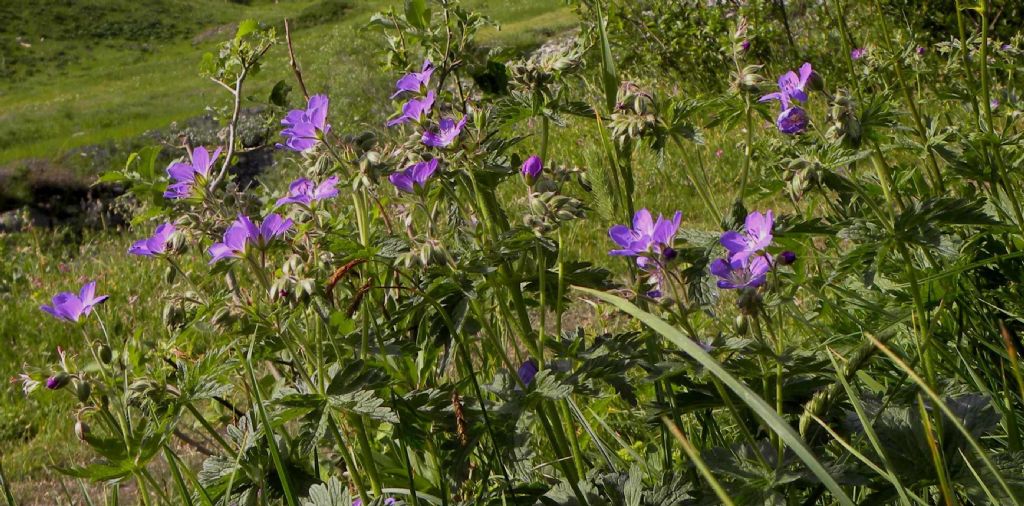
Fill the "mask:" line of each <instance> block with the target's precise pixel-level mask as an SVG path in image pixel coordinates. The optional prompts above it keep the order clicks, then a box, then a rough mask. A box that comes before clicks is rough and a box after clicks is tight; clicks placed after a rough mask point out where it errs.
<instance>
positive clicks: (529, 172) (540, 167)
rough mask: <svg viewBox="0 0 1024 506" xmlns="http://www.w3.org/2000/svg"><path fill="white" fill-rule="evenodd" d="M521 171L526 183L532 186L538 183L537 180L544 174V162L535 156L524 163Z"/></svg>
mask: <svg viewBox="0 0 1024 506" xmlns="http://www.w3.org/2000/svg"><path fill="white" fill-rule="evenodd" d="M519 171H520V172H521V173H522V174H523V177H524V178H525V179H526V183H527V184H529V185H531V186H532V185H533V183H534V182H536V181H537V178H538V177H540V173H541V172H544V160H541V159H540V157H539V156H537V155H533V156H531V157H529V158H527V159H526V161H525V162H523V166H522V168H520V169H519Z"/></svg>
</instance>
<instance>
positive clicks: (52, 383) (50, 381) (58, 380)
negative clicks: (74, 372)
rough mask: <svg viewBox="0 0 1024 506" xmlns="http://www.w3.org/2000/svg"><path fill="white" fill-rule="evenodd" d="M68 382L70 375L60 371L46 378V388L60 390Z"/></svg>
mask: <svg viewBox="0 0 1024 506" xmlns="http://www.w3.org/2000/svg"><path fill="white" fill-rule="evenodd" d="M69 382H71V375H69V374H68V373H66V372H63V371H62V372H59V373H57V374H54V375H53V376H50V377H49V378H46V388H48V389H50V390H60V389H61V388H64V387H65V386H67V384H68V383H69Z"/></svg>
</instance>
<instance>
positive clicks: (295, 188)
mask: <svg viewBox="0 0 1024 506" xmlns="http://www.w3.org/2000/svg"><path fill="white" fill-rule="evenodd" d="M337 185H338V176H331V177H329V178H327V179H325V180H324V181H323V182H322V183H320V184H314V183H313V182H312V181H310V180H308V179H306V178H304V177H300V178H299V179H296V180H295V181H292V184H290V185H289V186H288V196H287V197H281V198H279V199H277V203H276V204H275V206H283V205H285V204H302V205H305V206H308V205H309V204H311V203H313V202H317V201H320V200H324V199H329V198H331V197H335V196H337V195H338V189H337V188H335V186H337Z"/></svg>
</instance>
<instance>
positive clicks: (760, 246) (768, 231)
mask: <svg viewBox="0 0 1024 506" xmlns="http://www.w3.org/2000/svg"><path fill="white" fill-rule="evenodd" d="M774 226H775V217H774V216H773V215H772V212H771V211H768V212H767V213H765V214H761V213H760V212H758V211H754V212H752V213H750V214H748V215H747V219H746V220H745V222H744V229H745V230H744V233H743V234H741V233H739V232H734V231H732V230H730V231H728V232H725V233H723V234H722V237H721V239H720V240H719V242H721V244H722V246H725V249H727V250H729V259H730V260H735V259H740V260H746V259H747V258H748V257H750V256H751V255H754V254H755V253H758V252H760V251H764V249H765V248H767V247H768V246H770V245H771V243H772V240H773V238H774V237H773V236H772V228H773V227H774Z"/></svg>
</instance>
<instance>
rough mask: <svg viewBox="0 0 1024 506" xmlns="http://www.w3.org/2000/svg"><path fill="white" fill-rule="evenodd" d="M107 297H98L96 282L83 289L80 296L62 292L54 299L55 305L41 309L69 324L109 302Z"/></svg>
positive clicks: (41, 307) (91, 282) (44, 306)
mask: <svg viewBox="0 0 1024 506" xmlns="http://www.w3.org/2000/svg"><path fill="white" fill-rule="evenodd" d="M107 297H108V296H107V295H100V296H99V297H97V296H96V282H95V281H90V282H88V283H86V284H85V286H83V287H82V289H81V290H80V291H79V293H78V295H75V294H73V293H71V292H61V293H58V294H57V295H55V296H54V297H53V302H52V304H53V305H49V306H48V305H45V304H44V305H42V306H40V307H39V309H42V310H43V311H46V312H47V313H50V314H51V315H53V316H55V317H57V318H59V319H61V320H67V321H69V322H77V321H78V318H79V317H81V316H82V315H83V314H86V315H87V314H89V313H91V312H92V308H93V307H94V306H96V305H97V304H99V303H101V302H103V301H105V300H107Z"/></svg>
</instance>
